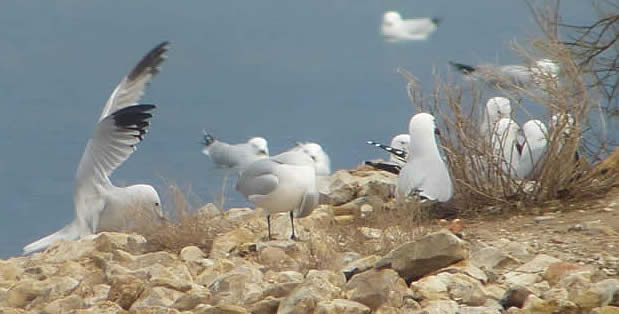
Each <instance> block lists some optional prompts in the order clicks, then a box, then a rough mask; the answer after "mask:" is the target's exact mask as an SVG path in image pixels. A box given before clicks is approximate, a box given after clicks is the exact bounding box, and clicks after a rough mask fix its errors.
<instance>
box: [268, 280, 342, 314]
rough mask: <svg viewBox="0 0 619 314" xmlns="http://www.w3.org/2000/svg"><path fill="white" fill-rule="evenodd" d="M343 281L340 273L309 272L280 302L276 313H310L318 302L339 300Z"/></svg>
mask: <svg viewBox="0 0 619 314" xmlns="http://www.w3.org/2000/svg"><path fill="white" fill-rule="evenodd" d="M345 281H346V279H345V278H344V275H342V274H341V273H335V272H332V271H326V270H310V271H309V272H308V274H307V276H306V277H305V280H304V281H303V283H301V284H300V285H299V286H298V287H296V288H295V289H294V290H292V292H290V294H289V295H288V296H287V297H286V298H284V299H283V300H282V301H281V303H280V305H279V309H278V311H277V313H278V314H286V313H312V312H313V311H314V310H315V308H316V305H317V304H318V303H319V302H320V301H326V300H331V299H335V298H339V297H340V294H341V290H342V287H343V286H344V283H345Z"/></svg>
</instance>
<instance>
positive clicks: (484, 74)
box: [449, 59, 560, 91]
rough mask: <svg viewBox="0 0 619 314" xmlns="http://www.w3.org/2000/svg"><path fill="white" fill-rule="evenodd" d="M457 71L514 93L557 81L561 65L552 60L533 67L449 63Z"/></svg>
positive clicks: (538, 63)
mask: <svg viewBox="0 0 619 314" xmlns="http://www.w3.org/2000/svg"><path fill="white" fill-rule="evenodd" d="M449 64H450V65H451V66H453V67H454V68H455V69H456V70H458V71H459V72H461V73H462V74H464V75H465V77H467V78H469V79H473V80H481V81H483V82H485V83H486V84H487V85H488V86H490V87H493V88H499V89H501V90H508V91H514V88H515V87H516V88H522V89H530V90H531V89H539V88H540V87H543V85H544V84H543V83H544V82H548V81H556V80H557V78H558V76H559V70H560V69H559V65H558V64H557V63H556V62H554V61H552V60H550V59H541V60H537V61H535V62H534V63H533V64H532V65H529V66H527V65H490V64H480V65H476V66H472V65H467V64H462V63H456V62H452V61H449Z"/></svg>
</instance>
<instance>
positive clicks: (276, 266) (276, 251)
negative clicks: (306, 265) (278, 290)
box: [258, 247, 300, 272]
mask: <svg viewBox="0 0 619 314" xmlns="http://www.w3.org/2000/svg"><path fill="white" fill-rule="evenodd" d="M258 260H259V262H260V264H262V265H265V266H267V269H270V270H273V271H276V272H279V271H283V270H292V271H299V270H300V266H299V263H297V262H296V261H295V260H294V259H293V258H292V257H290V256H288V255H286V252H285V251H284V250H283V249H280V248H277V247H266V248H264V249H263V250H262V251H260V256H259V258H258Z"/></svg>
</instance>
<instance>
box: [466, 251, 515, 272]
mask: <svg viewBox="0 0 619 314" xmlns="http://www.w3.org/2000/svg"><path fill="white" fill-rule="evenodd" d="M471 264H473V265H475V266H477V267H480V268H484V269H486V270H490V271H492V270H495V269H497V268H504V267H510V266H513V265H516V264H518V261H517V260H516V259H515V258H513V257H512V256H510V255H509V254H506V253H505V252H503V251H502V250H500V249H497V248H494V247H484V248H482V249H479V250H476V251H473V252H472V253H471Z"/></svg>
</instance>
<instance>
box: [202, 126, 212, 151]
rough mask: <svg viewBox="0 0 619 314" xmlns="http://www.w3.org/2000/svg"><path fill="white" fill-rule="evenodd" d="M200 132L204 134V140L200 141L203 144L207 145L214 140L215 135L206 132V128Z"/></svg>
mask: <svg viewBox="0 0 619 314" xmlns="http://www.w3.org/2000/svg"><path fill="white" fill-rule="evenodd" d="M202 134H204V135H203V138H202V139H203V140H204V142H202V144H204V146H206V147H208V146H210V145H211V144H213V143H214V142H215V137H214V136H212V135H211V134H209V133H208V132H206V130H202Z"/></svg>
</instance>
